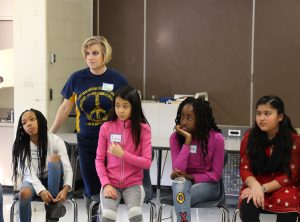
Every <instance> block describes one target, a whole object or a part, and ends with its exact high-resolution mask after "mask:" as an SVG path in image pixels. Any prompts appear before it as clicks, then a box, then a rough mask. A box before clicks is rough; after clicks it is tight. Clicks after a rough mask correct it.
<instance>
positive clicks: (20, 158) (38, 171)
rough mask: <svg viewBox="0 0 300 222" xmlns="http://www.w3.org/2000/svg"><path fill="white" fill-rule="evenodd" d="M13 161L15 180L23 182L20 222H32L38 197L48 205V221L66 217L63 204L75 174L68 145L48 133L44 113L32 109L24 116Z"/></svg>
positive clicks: (18, 129)
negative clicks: (33, 210) (35, 200)
mask: <svg viewBox="0 0 300 222" xmlns="http://www.w3.org/2000/svg"><path fill="white" fill-rule="evenodd" d="M12 159H13V179H14V181H15V183H16V182H17V180H18V179H21V181H22V185H21V190H20V192H19V201H20V202H19V216H20V221H21V222H30V221H31V200H32V198H33V197H34V196H35V195H38V196H39V197H40V198H41V199H42V200H43V201H44V202H45V208H46V221H51V222H52V221H58V219H59V217H61V216H64V214H65V208H64V206H63V205H62V202H64V201H65V200H66V198H67V193H68V192H69V191H70V190H71V187H72V178H73V172H72V168H71V164H70V161H69V157H68V153H67V149H66V145H65V143H64V141H63V140H62V139H61V138H59V137H58V136H56V135H54V134H52V133H48V132H47V120H46V118H45V117H44V115H43V114H42V113H41V112H40V111H38V110H34V109H30V110H25V111H24V112H23V113H22V114H21V116H20V118H19V121H18V127H17V132H16V139H15V142H14V145H13V153H12ZM55 212H56V213H55Z"/></svg>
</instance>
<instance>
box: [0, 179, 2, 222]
mask: <svg viewBox="0 0 300 222" xmlns="http://www.w3.org/2000/svg"><path fill="white" fill-rule="evenodd" d="M0 222H3V191H2V185H1V183H0Z"/></svg>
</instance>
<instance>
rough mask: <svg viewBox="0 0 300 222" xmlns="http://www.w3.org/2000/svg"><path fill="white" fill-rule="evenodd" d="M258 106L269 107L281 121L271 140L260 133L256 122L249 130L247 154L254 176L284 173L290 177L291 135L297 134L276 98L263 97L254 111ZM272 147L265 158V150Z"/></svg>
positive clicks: (280, 101) (279, 100) (270, 96)
mask: <svg viewBox="0 0 300 222" xmlns="http://www.w3.org/2000/svg"><path fill="white" fill-rule="evenodd" d="M260 105H270V106H271V107H272V108H274V109H275V110H276V111H277V114H279V115H280V114H282V115H283V119H282V121H281V122H279V131H278V133H277V134H276V136H275V137H274V138H273V139H271V140H270V139H268V137H267V134H266V132H264V131H262V130H261V129H260V128H259V126H258V125H257V123H256V121H255V124H254V127H253V128H252V129H251V130H250V133H249V138H248V144H247V153H248V158H249V160H250V166H251V169H252V172H253V174H254V175H260V174H263V173H270V172H284V173H287V174H288V175H289V176H291V171H290V168H289V163H290V161H291V150H292V147H293V141H292V136H291V135H292V133H297V132H296V130H295V129H294V127H293V126H292V124H291V120H290V118H289V117H288V116H287V115H286V114H285V111H284V104H283V101H282V100H281V99H280V98H279V97H278V96H272V95H268V96H263V97H261V98H260V99H259V100H258V101H257V103H256V109H257V108H258V106H260ZM269 146H273V152H272V155H271V156H270V157H267V155H266V152H265V149H266V148H267V147H269Z"/></svg>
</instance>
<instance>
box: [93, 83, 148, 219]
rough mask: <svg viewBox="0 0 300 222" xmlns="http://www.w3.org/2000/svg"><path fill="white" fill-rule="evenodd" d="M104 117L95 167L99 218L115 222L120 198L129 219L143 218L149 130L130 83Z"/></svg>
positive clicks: (137, 95)
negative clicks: (97, 180)
mask: <svg viewBox="0 0 300 222" xmlns="http://www.w3.org/2000/svg"><path fill="white" fill-rule="evenodd" d="M112 107H113V108H112V109H111V111H110V113H109V116H108V119H109V121H107V122H105V123H104V124H103V125H102V126H101V128H100V132H99V141H98V148H97V155H96V162H95V163H96V170H97V173H98V176H99V179H100V182H101V184H102V188H101V192H100V200H101V212H102V215H101V217H102V218H101V219H102V220H101V221H102V222H111V221H116V218H117V209H118V205H119V203H120V200H121V199H122V198H123V199H124V202H125V204H126V205H127V209H128V217H129V221H130V222H135V221H136V222H139V221H143V218H142V210H141V206H142V203H143V201H144V197H145V192H144V188H143V170H144V169H149V168H150V166H151V160H152V156H151V153H152V147H151V131H150V126H149V124H148V122H147V120H146V118H145V116H144V114H143V111H142V105H141V100H140V96H139V94H138V92H137V90H135V89H133V88H132V87H131V86H125V87H123V88H121V89H120V90H119V91H118V92H117V93H116V95H115V97H114V100H113V106H112Z"/></svg>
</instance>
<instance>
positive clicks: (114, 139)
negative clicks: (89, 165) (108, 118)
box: [110, 134, 122, 143]
mask: <svg viewBox="0 0 300 222" xmlns="http://www.w3.org/2000/svg"><path fill="white" fill-rule="evenodd" d="M110 142H115V143H121V142H122V135H120V134H110Z"/></svg>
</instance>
